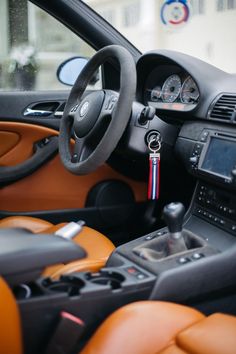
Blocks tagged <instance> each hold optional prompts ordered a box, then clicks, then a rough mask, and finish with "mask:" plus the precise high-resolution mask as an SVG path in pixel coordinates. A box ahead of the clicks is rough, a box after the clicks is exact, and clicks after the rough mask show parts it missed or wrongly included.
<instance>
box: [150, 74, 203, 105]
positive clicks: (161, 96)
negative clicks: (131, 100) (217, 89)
mask: <svg viewBox="0 0 236 354" xmlns="http://www.w3.org/2000/svg"><path fill="white" fill-rule="evenodd" d="M165 69H166V68H165ZM175 71H176V70H175ZM178 71H179V72H173V73H168V74H167V72H166V70H163V71H162V70H160V69H159V70H157V68H156V69H155V70H153V71H152V72H151V73H150V75H149V76H148V78H147V82H146V87H145V92H144V96H145V101H146V104H148V105H149V106H153V107H155V108H156V109H168V110H176V111H190V110H192V109H193V108H195V107H196V106H197V104H198V102H199V96H200V94H199V89H198V86H197V84H196V82H195V81H194V79H193V78H192V77H191V76H190V75H188V73H186V72H183V71H180V70H178Z"/></svg>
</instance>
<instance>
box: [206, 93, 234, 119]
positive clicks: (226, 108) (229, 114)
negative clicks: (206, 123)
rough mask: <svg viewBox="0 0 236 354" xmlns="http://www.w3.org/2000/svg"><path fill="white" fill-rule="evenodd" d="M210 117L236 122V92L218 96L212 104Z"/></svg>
mask: <svg viewBox="0 0 236 354" xmlns="http://www.w3.org/2000/svg"><path fill="white" fill-rule="evenodd" d="M208 117H209V118H211V119H218V120H223V121H229V122H232V123H236V94H235V95H230V94H225V95H221V96H220V97H218V98H217V99H216V100H215V101H214V102H213V103H212V105H211V107H210V110H209V112H208Z"/></svg>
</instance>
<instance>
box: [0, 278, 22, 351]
mask: <svg viewBox="0 0 236 354" xmlns="http://www.w3.org/2000/svg"><path fill="white" fill-rule="evenodd" d="M0 315H1V321H0V346H1V348H0V352H1V353H3V354H22V353H23V349H22V348H23V344H22V336H21V323H20V315H19V310H18V307H17V304H16V300H15V298H14V296H13V294H12V292H11V290H10V288H9V287H8V286H7V284H6V283H5V281H4V280H3V279H2V278H0Z"/></svg>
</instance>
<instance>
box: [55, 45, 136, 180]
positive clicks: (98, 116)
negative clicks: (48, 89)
mask: <svg viewBox="0 0 236 354" xmlns="http://www.w3.org/2000/svg"><path fill="white" fill-rule="evenodd" d="M111 58H113V59H116V60H117V61H118V63H119V65H120V91H119V94H118V93H116V92H115V91H110V90H98V91H95V92H93V93H90V94H88V95H87V96H86V97H85V98H83V99H82V96H83V93H84V92H85V89H86V87H87V85H88V83H89V81H90V79H91V78H92V76H93V74H94V72H96V70H97V69H98V68H99V66H100V65H102V64H103V63H105V62H106V61H107V60H108V59H111ZM135 91H136V66H135V62H134V59H133V57H132V55H131V54H130V53H129V52H128V51H127V50H126V49H125V48H123V47H121V46H118V45H111V46H107V47H104V48H102V49H101V50H99V51H98V52H97V53H96V54H95V55H94V56H93V57H92V58H91V59H90V60H89V61H88V63H87V64H86V66H85V67H84V69H83V70H82V71H81V73H80V75H79V76H78V78H77V80H76V82H75V84H74V86H73V87H72V89H71V92H70V94H69V97H68V100H67V103H66V106H65V109H64V113H63V116H62V119H61V125H60V134H59V154H60V157H61V160H62V163H63V165H64V167H65V168H66V169H67V170H69V171H70V172H72V173H74V174H77V175H85V174H88V173H90V172H93V171H95V170H96V169H97V168H98V167H99V166H101V165H102V164H103V163H104V162H105V161H106V160H107V159H108V158H109V156H110V155H111V153H112V152H113V150H114V149H115V148H116V146H117V144H118V142H119V140H120V138H121V136H122V135H123V133H124V131H125V128H126V126H127V124H128V121H129V118H130V114H131V110H132V103H133V101H134V98H135ZM72 129H73V130H74V136H75V145H74V152H73V153H71V145H70V139H71V131H72ZM101 131H102V136H101ZM93 142H97V144H96V146H95V147H93Z"/></svg>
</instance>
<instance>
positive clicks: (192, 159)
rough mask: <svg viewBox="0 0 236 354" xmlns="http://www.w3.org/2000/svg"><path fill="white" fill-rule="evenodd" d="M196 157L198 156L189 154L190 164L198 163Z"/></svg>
mask: <svg viewBox="0 0 236 354" xmlns="http://www.w3.org/2000/svg"><path fill="white" fill-rule="evenodd" d="M198 159H199V157H198V156H196V155H195V156H191V157H190V159H189V162H191V164H193V165H195V164H197V163H198Z"/></svg>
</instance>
